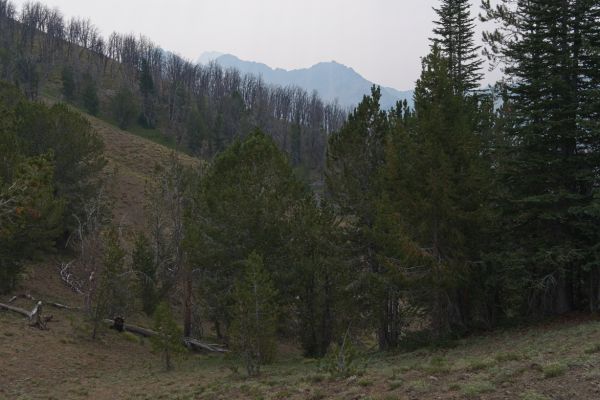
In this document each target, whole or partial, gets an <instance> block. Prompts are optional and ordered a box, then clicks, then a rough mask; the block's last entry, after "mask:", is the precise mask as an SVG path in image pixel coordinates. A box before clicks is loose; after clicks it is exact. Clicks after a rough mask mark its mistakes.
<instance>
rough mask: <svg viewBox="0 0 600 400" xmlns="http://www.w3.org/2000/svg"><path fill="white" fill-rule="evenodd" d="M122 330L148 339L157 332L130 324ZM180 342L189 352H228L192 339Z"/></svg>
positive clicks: (109, 320) (216, 345)
mask: <svg viewBox="0 0 600 400" xmlns="http://www.w3.org/2000/svg"><path fill="white" fill-rule="evenodd" d="M104 322H105V323H106V324H109V325H111V326H114V324H115V321H114V320H112V319H105V320H104ZM123 330H125V331H127V332H131V333H135V334H136V335H140V336H143V337H148V338H149V337H153V336H157V335H158V332H156V331H153V330H152V329H148V328H143V327H141V326H135V325H130V324H123ZM182 342H183V344H184V346H185V347H187V348H188V349H190V350H195V351H199V350H204V351H210V352H213V353H227V352H228V350H227V349H226V348H225V347H224V346H221V345H218V344H209V343H204V342H201V341H199V340H198V339H194V338H183V339H182Z"/></svg>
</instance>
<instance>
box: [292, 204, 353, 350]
mask: <svg viewBox="0 0 600 400" xmlns="http://www.w3.org/2000/svg"><path fill="white" fill-rule="evenodd" d="M299 208H300V210H299V213H298V218H297V220H296V222H295V224H294V230H293V236H292V239H291V241H292V242H293V243H294V246H293V247H291V248H290V252H291V256H292V259H293V260H295V271H294V274H295V278H294V279H293V284H292V285H290V287H289V289H291V290H293V291H294V292H295V293H296V297H295V298H296V301H295V308H296V309H297V312H298V318H299V321H298V336H299V339H300V343H301V345H302V349H303V350H304V354H305V355H306V356H307V357H322V356H324V355H325V353H326V352H327V349H328V348H329V345H330V344H331V342H332V341H333V340H334V338H335V337H336V336H337V335H338V334H339V332H340V329H341V327H343V326H345V324H346V322H347V321H348V320H351V319H352V318H351V316H349V315H348V314H347V310H348V309H349V308H350V305H351V301H350V295H349V293H348V291H347V290H346V287H347V286H348V285H349V284H350V283H351V282H352V279H351V271H348V270H347V269H346V267H345V265H344V262H343V255H342V253H341V252H340V250H339V246H341V243H342V240H343V238H342V236H341V234H340V232H341V229H340V220H339V218H338V217H337V216H336V215H335V213H334V211H333V209H332V208H331V207H329V206H328V205H327V204H325V203H324V202H322V203H321V204H320V205H317V204H315V203H314V202H313V201H307V202H304V203H301V204H299Z"/></svg>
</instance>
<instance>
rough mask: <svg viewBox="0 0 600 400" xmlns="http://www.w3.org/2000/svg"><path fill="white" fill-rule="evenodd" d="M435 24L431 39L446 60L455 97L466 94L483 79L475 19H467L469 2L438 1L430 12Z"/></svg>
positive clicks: (469, 15) (469, 10)
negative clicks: (476, 40) (433, 11)
mask: <svg viewBox="0 0 600 400" xmlns="http://www.w3.org/2000/svg"><path fill="white" fill-rule="evenodd" d="M434 10H435V12H436V14H437V16H438V20H437V21H434V23H435V25H436V27H435V29H434V30H433V32H434V33H435V34H436V35H437V36H436V37H435V38H433V39H432V41H433V43H434V44H436V45H437V46H438V47H439V48H440V50H441V52H442V54H443V56H444V57H446V58H447V59H448V72H449V74H450V77H451V78H452V81H453V84H454V89H455V92H456V93H461V94H462V93H466V92H469V91H471V90H473V89H476V88H478V87H479V83H480V81H481V78H482V76H483V74H482V72H481V65H482V64H483V60H482V59H480V57H479V55H478V54H477V52H478V51H479V49H480V47H479V46H477V45H476V44H475V38H474V37H475V22H474V21H475V18H473V17H471V4H470V1H469V0H441V5H440V7H439V8H435V9H434Z"/></svg>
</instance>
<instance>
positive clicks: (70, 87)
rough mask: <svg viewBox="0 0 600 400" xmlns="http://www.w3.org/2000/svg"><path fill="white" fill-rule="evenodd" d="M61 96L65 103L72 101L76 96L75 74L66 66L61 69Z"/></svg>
mask: <svg viewBox="0 0 600 400" xmlns="http://www.w3.org/2000/svg"><path fill="white" fill-rule="evenodd" d="M61 80H62V88H61V89H62V90H61V91H62V95H63V97H64V99H65V100H67V101H74V100H75V95H76V86H75V72H74V71H73V68H72V67H69V66H66V67H63V69H62V74H61Z"/></svg>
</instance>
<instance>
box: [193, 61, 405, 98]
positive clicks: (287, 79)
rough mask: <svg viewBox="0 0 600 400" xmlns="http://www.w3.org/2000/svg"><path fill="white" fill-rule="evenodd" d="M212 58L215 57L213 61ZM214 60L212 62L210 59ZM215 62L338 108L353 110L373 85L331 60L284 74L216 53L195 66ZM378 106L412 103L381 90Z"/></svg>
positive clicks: (396, 93) (389, 90) (402, 94)
mask: <svg viewBox="0 0 600 400" xmlns="http://www.w3.org/2000/svg"><path fill="white" fill-rule="evenodd" d="M215 56H216V57H215ZM213 57H214V58H213ZM206 60H208V62H210V61H215V62H217V63H218V64H220V65H221V66H223V67H226V68H236V69H238V70H239V71H240V72H242V73H247V74H253V75H259V76H261V77H262V79H263V80H264V81H265V82H267V83H271V84H275V85H281V86H290V85H293V86H299V87H301V88H303V89H305V90H306V91H307V92H309V93H312V92H313V91H316V92H317V93H318V94H319V96H320V97H321V99H323V100H324V101H326V102H332V101H338V103H339V104H340V105H341V106H342V107H347V108H353V107H355V106H356V105H357V104H358V103H359V102H360V101H361V100H362V98H363V96H364V95H365V94H369V93H370V92H371V87H372V86H373V85H374V83H373V82H370V81H369V80H367V79H365V78H364V77H362V76H361V75H360V74H359V73H358V72H356V71H355V70H354V69H353V68H351V67H349V66H347V65H344V64H341V63H339V62H337V61H335V60H331V61H323V62H319V63H317V64H315V65H313V66H312V67H309V68H300V69H294V70H285V69H281V68H277V69H274V68H271V67H269V66H268V65H266V64H263V63H259V62H254V61H244V60H241V59H239V58H238V57H236V56H234V55H232V54H222V53H218V52H209V53H204V54H202V56H201V57H200V58H199V60H198V61H199V62H200V63H202V64H207V63H208V62H203V61H206ZM381 95H382V97H381V105H382V107H383V108H384V109H388V108H391V107H393V106H394V105H395V104H396V102H397V101H399V100H400V101H401V100H407V101H408V102H409V103H412V95H413V92H412V91H405V92H401V91H398V90H396V89H393V88H388V87H382V88H381Z"/></svg>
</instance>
